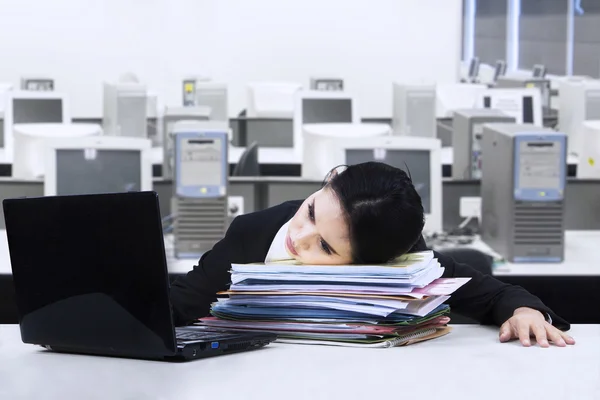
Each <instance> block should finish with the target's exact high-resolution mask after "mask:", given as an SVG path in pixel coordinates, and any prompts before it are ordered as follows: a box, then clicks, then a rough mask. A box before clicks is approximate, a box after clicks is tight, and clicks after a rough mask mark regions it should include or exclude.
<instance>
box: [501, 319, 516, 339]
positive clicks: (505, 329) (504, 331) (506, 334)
mask: <svg viewBox="0 0 600 400" xmlns="http://www.w3.org/2000/svg"><path fill="white" fill-rule="evenodd" d="M512 338H513V331H512V328H511V326H510V323H509V322H505V323H504V324H502V326H501V327H500V342H502V343H504V342H508V341H509V340H510V339H512Z"/></svg>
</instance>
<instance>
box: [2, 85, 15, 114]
mask: <svg viewBox="0 0 600 400" xmlns="http://www.w3.org/2000/svg"><path fill="white" fill-rule="evenodd" d="M12 88H13V87H12V84H10V83H5V82H0V117H2V118H4V103H5V101H6V100H5V98H6V96H7V93H8V92H9V91H11V90H12Z"/></svg>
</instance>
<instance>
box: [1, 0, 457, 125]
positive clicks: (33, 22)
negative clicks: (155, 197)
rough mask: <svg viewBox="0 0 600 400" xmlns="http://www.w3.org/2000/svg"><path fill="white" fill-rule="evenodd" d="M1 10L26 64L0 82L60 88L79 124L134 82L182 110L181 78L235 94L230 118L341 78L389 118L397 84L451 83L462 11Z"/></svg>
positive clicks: (329, 6) (437, 4) (391, 7)
mask: <svg viewBox="0 0 600 400" xmlns="http://www.w3.org/2000/svg"><path fill="white" fill-rule="evenodd" d="M0 8H1V9H2V14H1V16H0V21H1V22H0V37H2V38H11V39H10V40H2V41H1V42H0V51H1V52H2V54H19V55H20V56H19V57H3V62H2V63H0V76H1V77H2V78H3V80H7V81H18V80H19V79H20V76H22V75H36V74H37V75H39V74H43V75H45V76H52V77H53V78H54V80H55V90H56V91H61V92H66V93H68V94H69V95H70V97H71V104H72V105H71V108H72V110H71V114H72V116H73V117H74V118H98V117H100V116H101V115H102V104H101V100H102V91H101V90H102V87H101V82H102V81H103V80H114V79H116V78H117V77H118V76H119V75H120V74H122V73H124V72H126V71H132V72H135V73H136V74H137V75H138V77H139V78H140V81H142V82H144V83H145V84H147V85H148V88H149V90H153V91H156V92H157V93H158V95H159V97H160V98H161V100H162V101H164V102H165V104H167V105H169V104H179V103H180V102H181V92H180V85H181V79H182V76H189V75H206V76H210V77H211V78H212V79H213V80H214V81H217V82H226V83H227V84H228V96H229V99H230V100H229V110H230V111H229V112H230V116H235V115H237V113H238V112H239V111H240V110H241V109H243V108H245V94H246V92H245V87H246V84H247V83H248V82H251V81H257V80H258V81H260V80H274V81H277V80H283V81H298V82H303V83H304V82H306V81H307V80H308V77H309V76H310V75H328V74H333V75H335V76H342V77H343V78H344V80H345V83H346V90H348V91H351V92H353V93H355V94H356V95H357V97H358V99H359V101H360V108H361V114H362V115H366V116H371V117H389V116H390V115H391V102H390V99H391V96H392V95H391V87H390V82H392V81H394V80H399V79H403V80H407V81H418V80H420V79H429V80H437V81H440V82H453V81H455V80H456V77H457V76H458V68H459V61H460V46H461V25H462V20H461V13H462V11H461V10H462V2H461V0H403V1H396V0H374V1H371V2H368V3H367V2H364V1H358V0H350V1H339V0H336V1H320V0H304V1H293V2H292V1H285V2H283V1H278V0H252V1H244V0H169V1H167V0H152V1H139V0H134V1H120V0H105V1H97V2H79V1H75V0H54V1H52V2H44V1H39V0H23V1H10V0H2V1H0ZM423 21H428V22H427V24H424V23H423ZM274 32H277V33H276V35H277V38H278V40H277V41H273V40H272V37H273V33H274ZM15 38H18V40H17V39H15ZM425 49H426V50H425ZM375 71H376V72H375Z"/></svg>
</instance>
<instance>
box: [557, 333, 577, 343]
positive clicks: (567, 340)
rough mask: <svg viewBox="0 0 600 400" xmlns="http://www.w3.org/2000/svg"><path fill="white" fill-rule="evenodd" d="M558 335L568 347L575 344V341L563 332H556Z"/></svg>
mask: <svg viewBox="0 0 600 400" xmlns="http://www.w3.org/2000/svg"><path fill="white" fill-rule="evenodd" d="M558 332H559V333H560V336H561V337H562V338H563V340H564V341H565V342H566V343H567V344H570V345H574V344H575V339H573V338H572V337H571V336H569V335H567V334H566V333H565V332H561V331H558Z"/></svg>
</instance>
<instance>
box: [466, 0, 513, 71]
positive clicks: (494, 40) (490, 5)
mask: <svg viewBox="0 0 600 400" xmlns="http://www.w3.org/2000/svg"><path fill="white" fill-rule="evenodd" d="M507 11H508V7H507V2H506V1H505V0H504V1H503V0H477V2H476V11H475V35H474V54H473V55H474V56H476V57H479V60H480V61H481V62H482V63H486V64H490V65H494V64H495V63H496V61H497V60H505V59H506V15H507Z"/></svg>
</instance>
